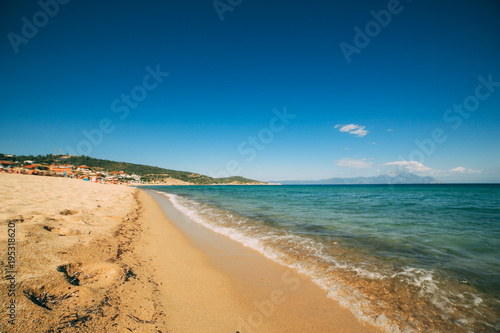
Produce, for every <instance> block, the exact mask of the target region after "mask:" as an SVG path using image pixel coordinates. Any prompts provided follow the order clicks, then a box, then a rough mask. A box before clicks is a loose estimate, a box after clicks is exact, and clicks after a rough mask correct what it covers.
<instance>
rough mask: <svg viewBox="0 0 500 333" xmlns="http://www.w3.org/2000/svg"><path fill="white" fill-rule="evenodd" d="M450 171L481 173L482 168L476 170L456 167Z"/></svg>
mask: <svg viewBox="0 0 500 333" xmlns="http://www.w3.org/2000/svg"><path fill="white" fill-rule="evenodd" d="M450 172H457V173H481V170H474V169H466V168H464V167H461V166H459V167H456V168H455V169H451V170H450Z"/></svg>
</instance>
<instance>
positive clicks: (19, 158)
mask: <svg viewBox="0 0 500 333" xmlns="http://www.w3.org/2000/svg"><path fill="white" fill-rule="evenodd" d="M0 160H1V161H11V162H19V163H23V162H24V161H26V160H29V161H33V162H34V163H37V164H38V163H44V164H53V163H54V164H72V165H74V166H79V165H86V166H89V167H91V168H92V169H94V170H97V171H123V172H125V173H128V174H136V175H139V176H141V180H143V181H146V182H147V181H162V180H163V179H165V178H173V179H178V180H182V181H185V182H189V183H193V184H198V185H205V184H206V185H209V184H229V183H239V184H263V183H262V182H260V181H257V180H253V179H248V178H244V177H227V178H212V177H209V176H205V175H201V174H197V173H193V172H187V171H178V170H171V169H165V168H160V167H157V166H150V165H143V164H134V163H127V162H116V161H110V160H102V159H97V158H92V157H89V156H67V155H51V154H50V155H38V156H33V155H12V156H9V155H5V154H1V153H0Z"/></svg>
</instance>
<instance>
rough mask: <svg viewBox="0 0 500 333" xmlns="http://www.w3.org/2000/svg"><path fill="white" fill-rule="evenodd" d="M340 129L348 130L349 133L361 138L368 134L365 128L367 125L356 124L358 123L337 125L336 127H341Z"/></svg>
mask: <svg viewBox="0 0 500 333" xmlns="http://www.w3.org/2000/svg"><path fill="white" fill-rule="evenodd" d="M339 127H340V129H339V131H341V132H347V133H349V134H353V135H356V136H358V137H360V138H362V137H364V136H365V135H367V134H368V131H367V130H365V127H366V126H361V125H356V124H349V125H335V127H334V128H339Z"/></svg>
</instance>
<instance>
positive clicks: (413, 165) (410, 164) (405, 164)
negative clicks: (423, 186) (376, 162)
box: [384, 161, 432, 172]
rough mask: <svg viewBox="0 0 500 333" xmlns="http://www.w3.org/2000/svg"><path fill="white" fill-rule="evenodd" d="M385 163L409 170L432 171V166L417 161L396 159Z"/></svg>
mask: <svg viewBox="0 0 500 333" xmlns="http://www.w3.org/2000/svg"><path fill="white" fill-rule="evenodd" d="M384 165H387V166H396V167H398V168H402V169H405V170H406V171H408V172H425V171H432V169H431V168H429V167H426V166H425V165H423V164H422V163H419V162H417V161H396V162H389V163H385V164H384Z"/></svg>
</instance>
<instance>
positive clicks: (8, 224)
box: [0, 174, 378, 333]
mask: <svg viewBox="0 0 500 333" xmlns="http://www.w3.org/2000/svg"><path fill="white" fill-rule="evenodd" d="M152 195H153V196H152ZM155 199H156V200H155ZM176 214H180V213H179V212H175V211H174V210H171V209H170V208H169V207H168V203H162V202H161V201H159V200H158V199H157V198H154V194H152V193H149V192H145V191H142V190H137V189H133V188H129V187H126V186H119V185H101V184H92V183H88V182H83V181H79V180H72V179H64V178H53V177H37V176H26V175H13V174H0V248H2V249H3V253H2V255H1V258H0V260H1V266H2V278H3V279H2V280H1V282H0V299H2V302H3V303H4V304H3V311H2V314H1V316H0V331H2V332H4V331H5V332H30V331H33V332H34V331H38V332H41V331H51V330H52V331H62V332H75V331H82V332H83V331H111V332H126V331H134V332H233V333H234V332H240V333H243V332H378V330H377V329H375V328H374V327H371V326H368V325H366V324H363V323H361V322H359V321H358V320H357V319H356V318H355V317H354V315H353V314H352V313H350V312H349V311H348V310H346V309H344V308H342V307H341V306H340V305H339V304H337V303H336V302H334V301H333V300H331V299H328V298H327V297H326V292H325V291H323V290H321V289H320V288H319V287H317V286H316V285H315V284H313V283H312V282H311V281H310V280H308V279H306V278H305V277H304V276H302V275H301V274H298V273H297V272H295V271H293V270H291V269H288V268H285V267H283V266H280V265H278V264H276V263H274V262H272V261H270V260H268V259H266V258H265V257H263V256H261V255H260V254H258V253H256V252H254V251H252V250H250V249H247V248H244V247H243V246H241V245H239V244H237V243H235V242H233V241H230V240H229V239H227V238H226V237H224V236H221V235H218V234H215V233H213V232H211V231H208V230H204V229H203V227H200V226H195V225H190V224H189V223H187V224H186V223H184V225H181V224H182V217H180V216H177V215H176ZM166 215H167V216H168V217H169V218H170V219H167V216H166ZM12 229H13V230H12ZM12 231H14V232H12ZM8 246H11V247H12V250H13V251H11V252H13V253H11V254H8V253H7V249H8ZM9 251H10V248H9ZM9 256H10V257H9ZM10 304H15V305H14V307H12V306H10ZM9 306H10V308H9ZM12 309H13V311H12ZM11 320H14V321H13V322H12V321H11Z"/></svg>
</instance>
